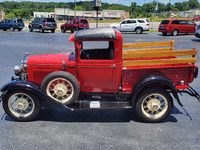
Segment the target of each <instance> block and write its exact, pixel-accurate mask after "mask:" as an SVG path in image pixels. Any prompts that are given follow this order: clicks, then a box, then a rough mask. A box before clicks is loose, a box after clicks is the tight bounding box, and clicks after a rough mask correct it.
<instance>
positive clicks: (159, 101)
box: [135, 88, 173, 123]
mask: <svg viewBox="0 0 200 150" xmlns="http://www.w3.org/2000/svg"><path fill="white" fill-rule="evenodd" d="M135 109H136V113H137V115H138V116H139V118H140V119H141V120H142V121H144V122H152V123H153V122H160V121H162V120H164V119H165V118H167V117H168V116H169V115H170V113H171V111H172V109H173V100H172V97H171V96H170V94H169V93H168V92H166V91H165V90H164V89H161V88H151V89H147V90H145V91H144V92H142V93H141V94H140V95H139V96H138V97H137V102H136V105H135Z"/></svg>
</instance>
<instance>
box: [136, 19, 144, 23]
mask: <svg viewBox="0 0 200 150" xmlns="http://www.w3.org/2000/svg"><path fill="white" fill-rule="evenodd" d="M137 21H138V22H139V23H145V21H144V20H137Z"/></svg>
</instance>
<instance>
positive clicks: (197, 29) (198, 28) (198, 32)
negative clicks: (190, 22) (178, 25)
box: [194, 24, 200, 38]
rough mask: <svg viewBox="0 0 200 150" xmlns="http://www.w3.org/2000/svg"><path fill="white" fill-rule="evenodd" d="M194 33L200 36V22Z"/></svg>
mask: <svg viewBox="0 0 200 150" xmlns="http://www.w3.org/2000/svg"><path fill="white" fill-rule="evenodd" d="M194 35H195V36H196V37H198V38H200V24H199V25H198V26H197V27H196V31H195V32H194Z"/></svg>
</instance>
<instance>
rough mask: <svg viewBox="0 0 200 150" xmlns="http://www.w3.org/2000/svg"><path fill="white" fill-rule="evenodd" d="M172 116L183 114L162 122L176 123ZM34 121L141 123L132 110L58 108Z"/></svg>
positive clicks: (174, 110) (8, 119)
mask: <svg viewBox="0 0 200 150" xmlns="http://www.w3.org/2000/svg"><path fill="white" fill-rule="evenodd" d="M173 114H183V113H182V112H180V110H179V109H177V107H175V106H174V109H173V111H172V113H171V115H170V116H169V117H167V119H165V120H164V121H162V122H161V123H165V122H177V119H176V118H175V117H174V116H173ZM4 119H5V120H7V121H14V120H13V119H12V118H10V117H9V116H7V115H6V116H5V118H4ZM35 120H36V121H53V122H102V123H105V122H130V121H134V122H141V121H140V119H139V118H138V117H137V115H136V113H135V112H134V111H132V109H104V110H100V109H99V110H74V111H70V110H65V109H58V108H42V109H41V111H40V114H39V115H38V116H37V118H36V119H35Z"/></svg>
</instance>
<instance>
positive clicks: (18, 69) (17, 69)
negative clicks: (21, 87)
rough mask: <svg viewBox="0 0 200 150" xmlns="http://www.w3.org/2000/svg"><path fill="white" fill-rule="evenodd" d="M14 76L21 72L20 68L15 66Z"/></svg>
mask: <svg viewBox="0 0 200 150" xmlns="http://www.w3.org/2000/svg"><path fill="white" fill-rule="evenodd" d="M14 71H15V75H16V76H20V74H21V72H22V70H21V66H15V70H14Z"/></svg>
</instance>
